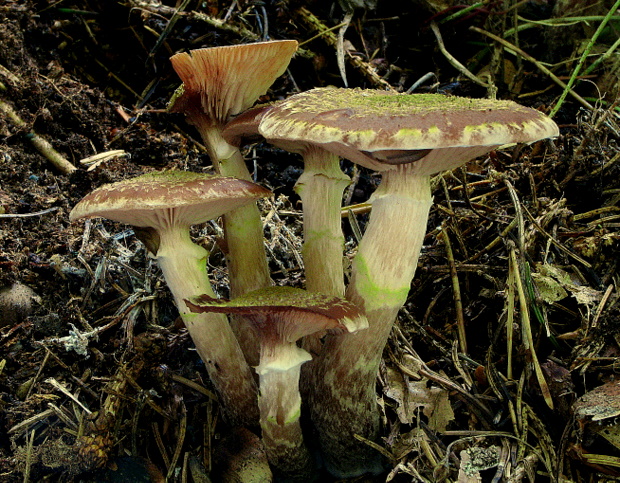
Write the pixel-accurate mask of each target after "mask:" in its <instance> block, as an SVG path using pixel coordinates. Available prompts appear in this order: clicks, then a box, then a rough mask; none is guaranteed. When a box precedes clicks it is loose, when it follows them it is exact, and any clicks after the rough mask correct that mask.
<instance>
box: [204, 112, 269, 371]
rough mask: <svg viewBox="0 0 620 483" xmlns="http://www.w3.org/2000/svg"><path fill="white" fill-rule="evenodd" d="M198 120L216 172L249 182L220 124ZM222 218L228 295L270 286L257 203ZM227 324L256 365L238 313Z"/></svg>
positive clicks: (249, 334)
mask: <svg viewBox="0 0 620 483" xmlns="http://www.w3.org/2000/svg"><path fill="white" fill-rule="evenodd" d="M199 119H201V118H199ZM199 119H195V120H193V121H194V124H195V125H196V127H197V128H198V131H199V132H200V135H201V137H202V139H203V140H204V141H205V144H206V147H207V151H208V152H209V156H210V157H211V160H212V162H213V165H214V166H215V169H216V170H217V172H218V173H219V174H220V175H222V176H231V177H234V178H239V179H244V180H246V181H252V177H251V176H250V172H249V171H248V168H247V166H246V164H245V161H244V159H243V155H242V154H241V151H240V150H239V148H238V147H235V146H232V145H230V144H228V142H226V140H225V139H224V138H223V137H222V127H221V126H219V125H214V124H212V123H204V122H203V123H200V122H199ZM223 219H224V233H225V235H226V265H227V267H228V278H229V282H230V296H231V297H232V298H234V297H238V296H240V295H243V294H246V293H248V292H251V291H253V290H258V289H261V288H265V287H269V286H271V285H272V281H271V276H270V273H269V265H268V263H267V254H266V252H265V245H264V243H263V239H264V235H263V222H262V220H261V217H260V212H259V210H258V206H257V204H256V203H251V204H248V205H245V206H242V207H240V208H236V209H234V210H232V211H229V212H228V213H226V214H225V215H224V217H223ZM231 325H232V328H233V331H234V332H235V335H236V336H237V339H238V340H239V345H240V346H241V348H242V350H243V353H244V354H245V356H246V358H247V360H248V362H249V364H250V365H252V366H255V365H256V364H258V353H259V344H258V341H257V340H256V335H255V333H254V331H253V330H252V328H251V327H250V326H249V325H248V324H247V322H246V321H245V320H243V317H240V316H236V315H235V316H233V317H232V318H231Z"/></svg>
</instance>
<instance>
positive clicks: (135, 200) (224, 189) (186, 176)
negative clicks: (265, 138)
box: [69, 171, 271, 228]
mask: <svg viewBox="0 0 620 483" xmlns="http://www.w3.org/2000/svg"><path fill="white" fill-rule="evenodd" d="M270 195H271V192H270V191H269V190H268V189H266V188H263V187H262V186H259V185H257V184H254V183H252V182H249V181H244V180H240V179H236V178H225V177H221V176H213V175H208V174H203V173H190V172H187V171H163V172H153V173H147V174H144V175H142V176H138V177H137V178H132V179H127V180H124V181H119V182H117V183H112V184H108V185H104V186H101V187H100V188H98V189H96V190H95V191H93V192H91V193H89V194H88V195H86V196H85V197H84V198H83V199H82V200H81V201H80V202H79V203H78V204H77V205H76V206H75V207H74V208H73V210H71V214H70V215H69V218H70V220H71V221H74V220H77V219H79V218H85V217H97V216H100V217H105V218H108V219H110V220H115V221H119V222H122V223H127V224H130V225H133V226H137V227H153V228H155V227H158V226H160V224H162V223H165V222H166V219H167V221H168V222H172V221H173V219H174V220H178V222H179V223H185V224H187V225H193V224H196V223H204V222H205V221H208V220H211V219H213V218H217V217H218V216H220V215H222V214H223V213H226V212H227V211H229V210H231V209H234V208H238V207H239V206H243V205H245V204H247V203H249V202H251V201H255V200H257V199H259V198H264V197H267V196H270ZM172 210H174V215H173V214H172Z"/></svg>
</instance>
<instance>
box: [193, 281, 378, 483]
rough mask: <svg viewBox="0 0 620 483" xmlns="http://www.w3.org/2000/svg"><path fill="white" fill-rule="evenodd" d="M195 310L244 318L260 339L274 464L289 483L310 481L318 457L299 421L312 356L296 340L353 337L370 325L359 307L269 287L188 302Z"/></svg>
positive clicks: (265, 422) (264, 419)
mask: <svg viewBox="0 0 620 483" xmlns="http://www.w3.org/2000/svg"><path fill="white" fill-rule="evenodd" d="M187 305H188V307H189V308H190V310H191V311H193V312H194V311H195V312H205V311H208V312H222V313H231V314H233V313H236V314H240V315H243V316H244V317H245V318H246V320H247V321H248V322H249V323H250V324H251V325H252V327H253V328H254V330H256V333H257V335H258V339H259V340H260V363H259V365H258V367H256V372H257V373H258V375H259V388H260V397H259V401H258V406H259V410H260V425H261V430H262V436H263V441H264V444H265V449H266V451H267V457H268V459H269V462H270V463H271V464H272V465H273V467H274V469H275V470H276V472H277V474H278V475H279V476H280V477H283V478H285V479H286V481H310V480H311V479H312V478H311V476H312V473H313V465H314V463H313V458H312V456H311V455H310V453H309V451H308V449H307V447H306V446H305V444H304V441H303V435H302V430H301V426H300V424H299V417H300V413H301V397H300V395H299V374H300V367H301V365H302V364H303V363H304V362H307V361H309V360H310V359H311V358H312V356H311V355H310V354H309V353H308V352H306V351H305V350H303V349H301V348H299V347H298V346H297V344H296V342H297V341H298V340H299V339H301V338H302V337H304V336H307V335H309V334H313V333H315V332H324V331H328V332H330V333H337V334H342V333H349V332H355V331H358V330H360V329H364V328H366V327H367V322H366V318H365V316H364V314H363V313H362V312H361V311H360V309H359V308H358V307H356V306H355V305H353V304H352V303H350V302H348V301H347V300H345V299H343V298H339V297H332V296H327V295H323V294H319V293H312V292H308V291H306V290H302V289H296V288H291V287H268V288H265V289H261V290H256V291H253V292H249V293H247V294H245V295H242V296H240V297H237V298H235V299H233V300H230V301H227V300H222V299H220V300H218V299H214V298H212V297H210V296H208V295H202V296H198V297H192V298H191V299H190V300H188V301H187Z"/></svg>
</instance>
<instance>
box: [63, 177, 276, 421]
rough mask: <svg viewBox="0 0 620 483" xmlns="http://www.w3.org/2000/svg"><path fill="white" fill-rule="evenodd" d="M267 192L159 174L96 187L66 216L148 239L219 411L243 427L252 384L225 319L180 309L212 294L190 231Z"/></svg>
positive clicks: (250, 417) (231, 182) (252, 408)
mask: <svg viewBox="0 0 620 483" xmlns="http://www.w3.org/2000/svg"><path fill="white" fill-rule="evenodd" d="M270 194H271V192H270V191H269V190H267V189H266V188H263V187H261V186H259V185H256V184H254V183H251V182H249V181H245V180H240V179H235V178H226V177H221V176H210V175H207V174H200V173H189V172H181V171H165V172H155V173H149V174H145V175H142V176H138V177H137V178H133V179H128V180H124V181H120V182H117V183H112V184H109V185H105V186H102V187H100V188H98V189H96V190H95V191H93V192H91V193H90V194H88V195H86V196H85V197H84V198H83V199H82V200H81V201H80V202H79V203H78V204H77V205H76V206H75V207H74V208H73V210H72V211H71V214H70V219H71V220H72V221H74V220H77V219H80V218H92V217H103V218H108V219H110V220H114V221H119V222H122V223H127V224H129V225H132V226H133V227H136V234H138V233H141V235H142V237H143V238H144V237H146V238H147V239H146V240H145V243H146V245H147V247H148V249H149V251H151V252H152V253H153V254H154V255H155V257H156V258H157V262H158V264H159V266H160V268H161V270H162V272H163V275H164V278H165V279H166V283H167V284H168V286H169V287H170V290H171V292H172V295H173V297H174V299H175V302H176V304H177V307H178V308H179V311H180V313H181V316H182V317H183V321H184V322H185V325H186V327H187V330H188V332H189V334H190V336H191V338H192V340H193V341H194V344H195V345H196V349H197V351H198V354H199V355H200V357H201V358H202V360H203V361H204V363H205V365H206V366H207V371H208V373H209V377H210V378H211V381H212V382H213V385H214V386H215V387H216V389H217V391H218V394H219V396H220V398H221V401H222V405H223V407H224V411H225V412H226V413H227V414H228V415H229V417H230V419H231V420H232V422H233V423H238V424H244V425H248V426H253V425H256V422H257V421H258V411H257V407H256V394H257V390H256V385H255V383H254V379H253V375H252V372H251V370H250V368H249V366H248V364H247V363H246V361H245V359H244V357H243V354H242V352H241V349H240V347H239V345H238V343H237V341H236V339H235V337H234V334H233V333H232V330H231V329H230V326H229V324H228V321H227V319H226V317H225V316H223V315H219V314H191V313H189V311H188V310H187V308H186V306H185V304H184V303H183V300H184V299H186V298H188V297H191V296H193V295H198V294H204V293H206V294H210V295H214V294H213V290H212V289H211V285H210V284H209V279H208V276H207V272H206V262H207V258H208V255H209V254H208V252H207V251H206V250H205V249H204V248H203V247H201V246H199V245H196V244H195V243H194V242H193V241H192V240H191V238H190V231H189V228H190V226H191V225H194V224H198V223H204V222H206V221H208V220H211V219H214V218H217V217H219V216H221V215H222V214H223V213H226V212H227V211H229V210H232V209H235V208H238V207H240V206H243V205H245V204H247V203H251V202H254V201H255V200H257V199H259V198H263V197H266V196H270ZM143 238H141V239H143Z"/></svg>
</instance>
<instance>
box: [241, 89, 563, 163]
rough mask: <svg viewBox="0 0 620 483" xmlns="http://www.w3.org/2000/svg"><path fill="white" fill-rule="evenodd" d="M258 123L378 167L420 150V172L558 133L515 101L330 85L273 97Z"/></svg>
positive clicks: (288, 138) (268, 132) (271, 132)
mask: <svg viewBox="0 0 620 483" xmlns="http://www.w3.org/2000/svg"><path fill="white" fill-rule="evenodd" d="M258 131H259V133H260V134H261V135H263V136H264V137H265V138H266V139H268V140H269V141H270V142H274V143H275V144H277V145H279V146H282V147H284V148H285V149H290V150H294V148H292V147H290V146H292V145H294V144H295V143H314V144H317V145H320V146H321V147H323V148H324V149H326V150H328V151H331V152H333V153H335V154H337V155H339V156H342V157H344V158H347V159H349V160H351V161H354V162H356V163H359V164H361V165H362V166H366V167H368V168H371V169H375V170H379V171H382V170H385V169H389V165H394V164H404V163H409V162H415V161H418V160H420V159H422V158H424V161H423V162H420V174H432V173H435V172H438V171H442V170H447V169H453V168H455V167H457V166H459V165H460V164H462V163H463V162H465V161H467V160H469V159H472V158H473V157H475V156H477V155H478V154H483V153H485V152H488V151H489V150H490V149H492V148H493V147H496V146H500V145H502V144H507V143H529V142H533V141H536V140H539V139H543V138H547V137H553V136H557V135H558V127H557V125H556V124H555V122H553V121H552V120H551V119H550V118H548V117H547V116H545V115H544V114H543V113H541V112H539V111H536V110H535V109H531V108H527V107H523V106H520V105H519V104H516V103H514V102H512V101H498V100H490V99H469V98H462V97H449V96H444V95H440V94H411V95H408V94H398V93H393V92H386V91H378V90H361V89H332V88H318V89H312V90H310V91H307V92H303V93H301V94H296V95H294V96H291V97H290V98H288V99H286V100H284V101H282V102H279V103H277V104H275V105H274V106H272V107H271V108H270V109H269V110H268V112H265V113H263V114H262V115H261V116H260V124H259V128H258ZM236 135H239V133H236ZM422 164H424V166H422Z"/></svg>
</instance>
